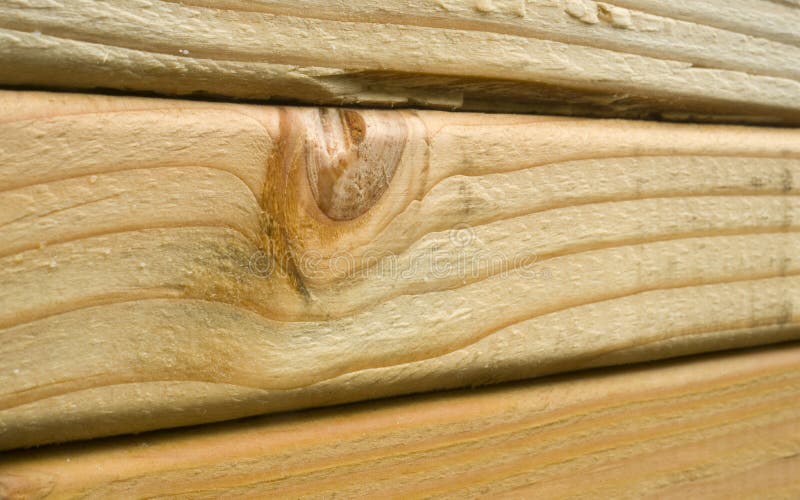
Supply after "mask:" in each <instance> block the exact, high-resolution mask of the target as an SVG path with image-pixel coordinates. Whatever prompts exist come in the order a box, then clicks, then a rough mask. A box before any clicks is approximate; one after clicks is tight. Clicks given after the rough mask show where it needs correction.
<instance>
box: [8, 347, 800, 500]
mask: <svg viewBox="0 0 800 500" xmlns="http://www.w3.org/2000/svg"><path fill="white" fill-rule="evenodd" d="M799 395H800V346H798V344H785V345H781V346H775V347H770V348H768V349H764V348H761V349H752V350H746V351H739V352H728V353H725V354H717V355H713V356H709V355H705V356H701V357H695V358H691V357H690V358H681V359H679V360H677V361H674V362H669V363H667V362H661V363H650V364H644V365H636V366H631V367H625V368H624V369H604V370H592V371H587V372H582V373H579V374H574V375H570V376H560V377H552V378H545V379H539V380H537V381H526V382H524V383H516V384H513V385H503V386H495V387H492V388H484V389H479V390H471V391H466V390H465V391H458V392H450V393H437V394H435V395H430V396H422V397H420V396H418V397H407V398H400V399H394V400H383V401H378V402H370V403H362V404H357V405H352V406H345V407H337V408H332V409H329V410H312V411H306V412H300V413H291V414H286V415H277V416H271V417H259V418H254V419H247V420H243V421H238V422H232V423H227V424H222V425H219V424H217V425H209V426H202V427H195V428H192V429H187V430H179V431H171V432H158V433H150V434H142V435H138V436H135V437H127V438H116V439H106V440H100V441H94V442H83V443H76V444H73V445H69V446H55V447H44V448H42V449H39V450H27V451H20V452H15V453H9V454H7V455H6V456H5V457H4V458H3V459H0V495H2V496H3V497H4V498H8V499H16V498H76V497H80V498H109V497H114V498H120V497H124V498H150V497H159V498H160V497H172V496H177V497H180V498H219V497H221V496H222V497H242V498H253V497H281V498H284V497H291V498H306V497H308V498H330V497H332V496H344V497H348V498H351V497H359V498H360V497H374V496H380V497H382V498H387V497H392V498H422V497H426V498H427V497H431V496H434V497H448V498H465V497H469V498H472V497H478V496H480V497H483V496H486V495H488V494H491V495H501V496H503V497H513V498H520V497H525V498H531V497H535V498H556V497H567V496H568V497H570V498H598V497H603V498H607V497H613V498H621V497H625V498H633V497H635V498H641V497H645V496H646V497H659V498H732V497H735V498H796V497H797V496H798V495H800V397H798V396H799Z"/></svg>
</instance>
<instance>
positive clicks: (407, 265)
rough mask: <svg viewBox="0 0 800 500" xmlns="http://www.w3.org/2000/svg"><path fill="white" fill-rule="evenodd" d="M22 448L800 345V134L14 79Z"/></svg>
mask: <svg viewBox="0 0 800 500" xmlns="http://www.w3.org/2000/svg"><path fill="white" fill-rule="evenodd" d="M0 109H4V110H7V111H6V112H5V113H4V114H3V115H2V116H0V217H1V218H2V220H0V283H2V286H0V335H2V338H3V342H2V343H0V447H2V448H14V447H19V446H27V445H32V444H38V443H44V442H54V441H63V440H69V439H78V438H86V437H95V436H103V435H111V434H117V433H123V432H133V431H142V430H148V429H155V428H163V427H173V426H180V425H186V424H194V423H200V422H210V421H217V420H223V419H229V418H235V417H241V416H246V415H254V414H258V413H265V412H272V411H279V410H288V409H297V408H304V407H309V406H317V405H327V404H333V403H340V402H345V401H355V400H361V399H367V398H374V397H379V396H386V395H392V394H401V393H412V392H420V391H427V390H432V389H441V388H451V387H462V386H467V385H478V384H485V383H490V382H497V381H501V380H513V379H520V378H526V377H532V376H538V375H543V374H548V373H555V372H561V371H567V370H574V369H579V368H586V367H592V366H600V365H612V364H619V363H628V362H632V361H639V360H646V359H656V358H664V357H672V356H677V355H682V354H688V353H693V352H702V351H708V350H717V349H724V348H730V347H737V346H747V345H756V344H764V343H772V342H778V341H783V340H788V339H797V338H800V328H798V322H800V316H799V315H800V277H798V270H800V260H798V258H797V255H798V249H800V235H799V234H798V232H797V228H798V225H800V201H799V200H800V199H798V197H797V191H798V189H799V188H798V186H800V179H799V176H800V132H798V131H794V130H786V129H769V128H746V127H728V126H697V125H675V124H657V123H644V122H626V121H614V120H603V121H597V120H585V119H568V118H553V117H535V116H511V115H481V114H470V113H444V112H437V111H410V110H398V111H379V110H375V111H367V110H363V111H356V110H346V109H340V110H331V109H323V108H281V107H268V106H254V105H237V104H220V103H201V102H190V101H185V102H179V101H166V100H158V99H143V98H120V97H102V96H85V95H84V96H81V95H68V94H60V95H59V94H48V93H37V92H8V91H7V92H3V93H1V94H0Z"/></svg>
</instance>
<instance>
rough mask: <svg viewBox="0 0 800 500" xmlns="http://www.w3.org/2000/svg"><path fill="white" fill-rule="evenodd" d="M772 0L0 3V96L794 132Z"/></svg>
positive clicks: (787, 64)
mask: <svg viewBox="0 0 800 500" xmlns="http://www.w3.org/2000/svg"><path fill="white" fill-rule="evenodd" d="M798 25H800V8H798V4H797V3H795V2H778V1H773V0H699V1H698V0H691V1H688V0H681V1H677V2H675V1H670V2H663V1H661V0H610V1H608V2H594V1H592V0H411V1H406V2H394V1H391V0H354V1H338V2H330V1H328V0H299V1H298V0H222V1H217V0H215V1H210V0H182V1H180V2H176V1H160V0H116V1H113V2H95V1H92V0H70V1H64V0H7V1H4V2H3V3H2V5H0V68H2V69H0V84H5V85H23V86H29V85H35V86H40V87H41V86H45V87H50V88H64V87H68V88H81V89H96V88H102V89H114V90H122V91H127V92H131V91H138V92H157V93H160V94H168V95H205V96H209V95H211V96H222V97H233V98H245V99H260V100H264V99H270V100H277V101H292V102H299V103H313V104H347V105H354V104H360V105H370V106H381V107H386V106H409V105H411V106H416V107H435V108H444V109H467V110H489V111H507V112H508V111H513V112H529V111H534V112H544V113H550V114H582V115H587V114H591V115H606V116H607V115H614V116H624V117H659V116H660V117H665V118H668V119H677V120H686V119H688V120H725V121H736V122H741V121H753V122H768V123H791V124H799V123H800V81H798V79H799V78H800V35H798V30H797V26H798Z"/></svg>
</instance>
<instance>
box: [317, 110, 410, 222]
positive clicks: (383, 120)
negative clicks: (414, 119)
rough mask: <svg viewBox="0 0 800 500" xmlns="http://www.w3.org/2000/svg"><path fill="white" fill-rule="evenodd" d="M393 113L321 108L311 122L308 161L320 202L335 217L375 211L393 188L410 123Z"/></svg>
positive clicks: (339, 218) (350, 217) (324, 211)
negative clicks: (395, 173)
mask: <svg viewBox="0 0 800 500" xmlns="http://www.w3.org/2000/svg"><path fill="white" fill-rule="evenodd" d="M399 115H400V114H399V113H397V112H392V111H374V110H370V111H355V110H347V109H320V110H319V111H318V114H317V117H316V119H315V120H313V123H311V124H308V125H309V130H308V136H307V142H306V149H305V164H306V170H307V175H308V179H309V185H310V186H311V191H312V192H313V194H314V199H315V200H316V201H317V205H318V206H319V208H320V210H322V212H323V213H325V215H327V216H328V217H330V218H331V219H334V220H351V219H355V218H356V217H358V216H360V215H361V214H363V213H364V212H366V211H367V210H369V209H370V208H371V207H372V206H373V205H374V204H375V203H376V202H377V201H378V200H379V199H380V197H381V196H382V195H383V193H384V192H385V191H386V189H387V188H388V187H389V182H390V181H391V180H392V177H393V176H394V172H395V170H396V169H397V166H398V164H399V163H400V158H401V157H402V155H403V150H404V149H405V145H406V142H407V140H408V127H407V125H406V123H405V120H404V118H403V117H402V116H399Z"/></svg>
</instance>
